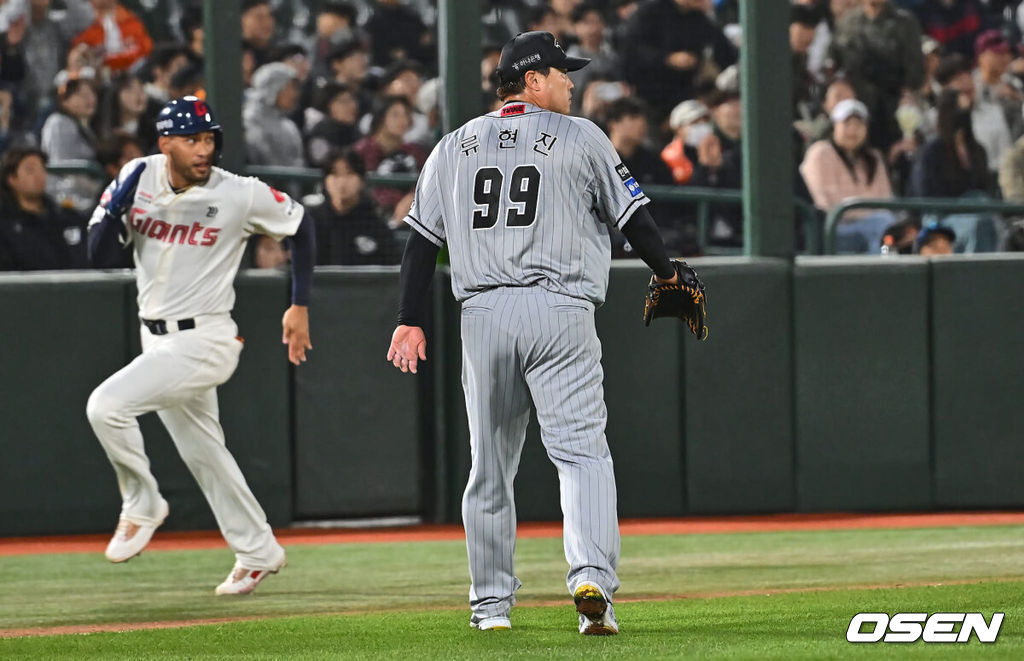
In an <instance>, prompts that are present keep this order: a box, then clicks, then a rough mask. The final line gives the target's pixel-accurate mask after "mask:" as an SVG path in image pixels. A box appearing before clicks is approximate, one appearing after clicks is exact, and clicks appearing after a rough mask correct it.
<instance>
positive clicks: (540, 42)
mask: <svg viewBox="0 0 1024 661" xmlns="http://www.w3.org/2000/svg"><path fill="white" fill-rule="evenodd" d="M589 63H590V59H589V58H586V57H569V56H568V55H566V54H565V51H564V50H562V45H561V44H559V43H558V40H557V39H555V35H553V34H551V33H550V32H541V31H534V32H520V33H519V34H517V35H516V36H514V37H512V39H510V40H509V41H508V43H506V44H505V47H504V48H502V49H501V59H500V60H498V69H497V72H498V81H499V82H500V83H507V82H509V81H510V80H515V79H516V78H519V77H520V76H522V75H523V74H525V73H526V72H527V71H536V70H537V69H543V68H544V67H555V68H556V69H565V70H566V71H577V70H579V69H582V68H583V67H585V66H587V64H589Z"/></svg>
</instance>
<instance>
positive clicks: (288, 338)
mask: <svg viewBox="0 0 1024 661" xmlns="http://www.w3.org/2000/svg"><path fill="white" fill-rule="evenodd" d="M281 327H282V329H283V330H284V333H283V334H282V335H281V343H282V344H287V345H288V360H290V361H291V362H292V364H293V365H298V364H299V363H304V362H306V349H312V348H313V345H312V344H311V343H310V341H309V308H308V307H306V306H305V305H293V306H291V307H290V308H288V309H287V310H285V312H284V317H283V318H282V319H281Z"/></svg>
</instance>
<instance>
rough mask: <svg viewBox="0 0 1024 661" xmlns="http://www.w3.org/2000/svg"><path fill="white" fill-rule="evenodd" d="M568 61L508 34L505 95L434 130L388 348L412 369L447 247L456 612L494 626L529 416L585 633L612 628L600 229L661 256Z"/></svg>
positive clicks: (667, 274) (670, 273)
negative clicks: (460, 542)
mask: <svg viewBox="0 0 1024 661" xmlns="http://www.w3.org/2000/svg"><path fill="white" fill-rule="evenodd" d="M588 62H589V60H586V59H583V58H576V57H569V56H567V55H566V54H565V52H564V51H563V50H562V48H561V46H560V45H559V44H558V42H557V41H556V40H555V38H554V36H553V35H551V33H549V32H527V33H524V34H520V35H518V36H516V37H515V38H514V39H512V40H510V41H509V42H508V43H507V44H506V45H505V47H504V48H503V49H502V52H501V58H500V61H499V64H498V76H499V80H500V82H501V87H500V88H499V90H498V96H499V97H500V98H501V99H502V100H504V101H505V105H504V106H503V107H502V108H501V109H500V110H497V111H494V112H491V113H488V114H486V115H484V116H482V117H477V118H476V119H473V120H470V121H469V122H467V123H466V124H465V125H463V126H462V127H460V128H459V129H457V130H455V131H453V132H452V133H449V134H448V135H446V136H444V137H443V138H442V139H441V141H440V142H439V143H438V144H437V146H436V147H435V149H434V151H433V153H431V155H430V158H429V159H427V162H426V164H425V165H424V168H423V171H422V172H421V173H420V177H419V181H418V182H417V186H416V196H415V201H414V202H413V205H412V209H411V210H410V212H409V215H408V216H406V218H405V221H406V222H407V223H408V224H409V226H410V227H412V229H413V230H415V231H414V232H413V233H412V235H411V236H410V238H409V242H408V244H407V246H406V250H405V256H404V257H403V260H402V271H401V284H400V289H401V300H400V303H399V314H398V324H399V325H398V328H397V329H396V330H395V332H394V335H393V337H392V340H391V346H390V348H389V349H388V356H387V357H388V360H390V361H392V362H393V363H394V365H395V367H398V368H399V369H401V370H402V371H403V372H407V371H411V372H416V368H417V362H418V361H419V360H423V359H425V358H426V352H425V347H426V340H425V337H424V334H423V329H422V325H423V317H424V308H425V303H426V299H427V297H426V292H427V288H428V287H429V284H430V281H431V276H432V274H433V270H434V264H435V260H436V256H437V253H438V250H439V249H440V247H441V246H442V245H443V244H447V245H448V252H449V256H450V258H451V270H452V290H453V292H454V294H455V297H456V298H457V299H458V300H459V301H461V302H462V346H463V354H462V384H463V388H464V390H465V394H466V410H467V413H468V417H469V430H470V444H471V450H472V460H473V461H472V468H471V469H470V474H469V483H468V484H467V486H466V491H465V494H464V496H463V501H462V519H463V523H464V525H465V527H466V546H467V549H468V552H469V572H470V578H471V582H472V584H471V586H470V592H469V600H470V607H471V609H472V611H473V614H472V617H471V619H470V624H471V625H472V626H473V627H475V628H477V629H480V630H493V629H508V628H510V627H511V620H510V611H511V608H512V605H513V604H514V603H515V592H516V590H518V589H519V587H520V585H521V583H520V582H519V579H518V578H516V576H515V573H514V571H513V558H514V552H515V538H516V516H515V500H514V495H513V491H512V484H513V481H514V479H515V475H516V471H517V469H518V466H519V456H520V453H521V451H522V448H523V442H524V440H525V435H526V425H527V422H528V421H529V413H530V400H531V399H532V401H533V404H534V405H535V407H536V409H537V419H538V421H539V422H540V427H541V437H542V440H543V442H544V446H545V448H546V450H547V453H548V456H549V458H550V459H551V460H552V462H553V463H554V464H555V467H556V468H557V469H558V477H559V482H560V486H561V506H562V513H563V515H564V518H565V522H564V537H565V539H564V542H565V556H566V560H567V561H568V563H569V573H568V576H567V577H566V584H567V587H568V589H569V593H570V594H571V595H573V600H574V602H575V604H576V611H577V613H578V616H579V631H580V633H582V634H587V635H607V634H616V633H618V631H619V627H618V622H617V621H616V619H615V613H614V609H613V607H612V596H613V594H614V593H615V591H616V590H617V589H618V587H619V579H618V575H617V573H616V568H617V565H618V560H619V528H618V518H617V515H616V491H615V476H614V473H613V470H612V459H611V454H610V452H609V450H608V443H607V441H606V439H605V433H604V432H605V422H606V419H607V410H606V408H605V404H604V392H603V387H602V380H603V372H602V369H601V362H600V360H601V344H600V341H599V340H598V338H597V333H596V331H595V327H594V309H595V307H597V306H599V305H601V304H602V303H603V302H604V298H605V292H606V291H607V288H608V270H609V266H610V263H611V243H610V239H609V228H610V227H618V228H620V229H622V231H623V232H624V233H625V234H626V237H627V238H628V239H629V241H630V243H631V244H632V245H633V247H634V248H635V249H636V251H637V254H638V255H640V257H641V258H643V259H644V261H645V262H647V264H648V265H649V266H651V268H652V269H653V270H654V272H655V274H656V276H657V277H658V278H659V279H660V280H662V281H665V282H675V281H676V278H677V276H676V275H675V269H674V267H673V266H672V264H671V263H670V262H669V259H668V257H667V255H666V254H665V246H664V243H663V242H662V240H661V237H660V235H659V234H658V231H657V228H656V226H655V225H654V221H653V220H652V219H651V216H650V213H649V212H648V211H647V210H646V208H645V206H644V205H646V204H647V202H648V201H649V200H648V199H647V196H646V195H644V193H643V191H642V190H641V189H640V186H639V184H637V182H636V179H634V178H633V177H632V175H631V174H630V173H629V170H628V168H626V166H625V165H623V164H622V162H621V159H620V158H619V157H618V155H617V154H616V152H615V149H614V148H613V147H612V145H611V142H609V140H608V138H607V137H606V136H605V135H604V133H602V132H601V130H600V129H599V128H597V127H596V126H595V125H594V124H593V122H591V121H589V120H586V119H581V118H577V117H569V116H568V113H569V104H570V100H571V97H572V94H571V92H572V87H573V85H572V82H571V81H570V80H569V77H568V76H567V75H566V72H567V71H575V70H577V69H580V68H582V67H583V66H585V65H586V64H587V63H588Z"/></svg>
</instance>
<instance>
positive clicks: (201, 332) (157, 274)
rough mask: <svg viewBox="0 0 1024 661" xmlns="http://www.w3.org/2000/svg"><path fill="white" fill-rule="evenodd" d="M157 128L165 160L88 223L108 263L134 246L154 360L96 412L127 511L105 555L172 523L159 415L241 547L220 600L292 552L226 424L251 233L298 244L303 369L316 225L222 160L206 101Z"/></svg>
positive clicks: (298, 344) (288, 337) (135, 368)
mask: <svg viewBox="0 0 1024 661" xmlns="http://www.w3.org/2000/svg"><path fill="white" fill-rule="evenodd" d="M157 130H158V132H159V133H160V139H159V146H160V152H161V153H160V154H156V155H153V156H147V157H145V158H139V159H135V160H133V161H131V162H129V163H128V164H127V165H125V166H124V168H123V169H122V170H121V173H120V175H119V176H118V177H117V179H115V180H114V181H113V182H111V183H110V186H109V187H108V188H107V190H106V191H105V193H104V195H103V197H102V198H101V201H100V205H99V206H98V207H97V208H96V211H95V212H94V213H93V216H92V220H91V222H90V224H89V228H90V233H89V253H90V258H91V259H92V261H93V264H94V265H95V266H99V267H108V266H116V265H117V264H118V262H119V260H120V259H121V255H122V253H123V250H124V246H125V245H130V247H131V248H132V254H133V257H134V261H135V270H136V278H137V282H138V290H139V296H138V305H139V317H140V319H141V322H142V326H141V330H140V332H141V334H142V354H141V355H139V356H138V357H137V358H136V359H135V360H133V361H132V362H131V363H129V364H128V365H127V366H126V367H124V368H123V369H121V370H120V371H118V372H116V373H115V374H114V375H113V376H111V377H110V378H108V379H107V380H106V381H104V382H103V383H102V384H100V386H99V387H98V388H96V390H94V391H93V393H92V395H91V396H90V397H89V402H88V406H87V414H88V417H89V422H90V424H91V425H92V428H93V430H94V431H95V433H96V436H97V438H99V441H100V443H101V444H102V446H103V449H104V450H105V451H106V453H107V457H108V458H109V459H110V462H111V463H112V464H113V466H114V471H115V473H116V474H117V482H118V486H119V487H120V491H121V497H122V503H123V504H122V508H121V515H120V521H119V524H118V526H117V530H116V532H115V533H114V536H113V537H112V538H111V540H110V544H109V545H108V546H107V550H106V556H107V558H108V559H109V560H110V561H111V562H124V561H126V560H129V559H131V558H132V557H134V556H136V555H138V554H139V553H140V552H141V551H142V550H143V549H144V548H145V546H146V544H147V543H148V542H149V540H150V539H151V538H152V536H153V532H154V531H155V530H156V528H157V527H159V526H160V524H162V523H163V521H164V519H165V518H166V517H167V514H168V505H167V501H165V500H164V499H163V498H162V497H161V496H160V490H159V488H158V486H157V483H156V480H155V479H154V477H153V474H152V473H151V472H150V469H149V459H148V458H147V457H146V454H145V448H144V446H143V441H142V435H141V433H140V431H139V425H138V422H137V421H136V418H137V417H138V416H140V415H142V414H144V413H148V412H150V411H156V412H157V414H158V415H159V417H160V420H161V421H162V422H163V424H164V426H165V427H167V430H168V432H170V435H171V438H172V439H173V441H174V444H175V446H176V447H177V449H178V452H179V453H180V454H181V458H182V459H183V460H184V461H185V464H186V465H187V466H188V468H189V470H190V471H191V472H192V475H193V476H194V477H195V478H196V481H197V482H198V483H199V486H200V487H201V488H202V490H203V493H204V494H205V496H206V499H207V500H208V501H209V503H210V507H211V509H212V510H213V513H214V515H215V517H216V519H217V523H218V525H219V526H220V530H221V533H222V534H223V535H224V538H225V540H227V543H228V545H229V546H230V547H231V549H232V550H233V551H234V553H235V557H236V563H235V566H234V568H233V569H232V570H231V572H230V573H229V574H228V577H227V578H226V579H225V580H224V581H223V582H222V583H221V584H220V585H218V586H217V588H216V594H219V595H226V594H245V593H248V592H252V590H253V589H255V588H256V586H257V585H258V584H259V583H260V581H262V580H263V579H264V578H265V577H266V576H267V575H268V574H272V573H276V572H277V571H278V570H279V569H280V568H281V567H283V566H284V564H285V552H284V549H283V548H282V547H281V545H280V544H278V543H277V540H276V539H275V538H274V534H273V532H272V531H271V529H270V525H269V524H268V523H267V517H266V514H265V513H264V512H263V508H262V507H260V504H259V503H258V502H257V501H256V498H255V496H253V494H252V491H251V490H250V489H249V486H248V485H247V484H246V482H245V478H244V477H243V476H242V473H241V471H240V470H239V468H238V464H237V463H236V462H235V459H234V457H233V456H232V455H231V453H230V452H229V451H228V449H227V447H226V446H225V440H224V432H223V430H222V429H221V426H220V422H219V420H218V408H217V391H216V388H217V386H219V385H221V384H223V383H224V382H225V381H227V380H228V379H229V378H230V377H231V374H232V373H233V372H234V371H235V367H236V366H237V365H238V357H239V354H240V353H241V351H242V339H241V338H240V337H238V329H237V327H236V325H235V322H234V321H233V320H232V319H231V309H232V307H233V306H234V302H235V291H234V286H233V282H234V278H235V274H236V273H237V271H238V267H239V263H240V261H241V259H242V255H243V253H244V251H245V246H246V240H247V239H248V238H249V236H250V235H252V234H266V235H268V236H271V237H273V238H275V239H282V238H283V237H292V238H291V242H292V272H293V291H292V305H291V307H289V308H288V310H287V311H286V312H285V314H284V318H283V320H282V324H283V328H284V335H283V341H284V342H285V343H286V344H287V345H288V357H289V359H290V360H291V362H292V363H294V364H296V365H298V364H299V363H300V362H302V361H304V360H305V359H306V355H305V352H306V350H307V349H312V345H311V344H310V340H309V317H308V308H307V306H308V302H309V288H310V281H311V278H312V272H313V264H314V256H315V254H316V252H315V236H314V230H313V222H312V219H311V218H308V217H307V216H306V214H305V211H304V209H303V207H302V206H301V205H300V204H298V203H297V202H295V201H294V200H292V199H291V198H289V197H288V196H287V195H285V194H284V193H280V192H278V191H276V190H274V189H273V188H270V187H269V186H267V185H266V184H265V183H263V182H261V181H260V180H259V179H256V178H253V177H241V176H238V175H236V174H233V173H231V172H227V171H226V170H222V169H220V168H218V167H216V166H215V163H216V162H217V158H218V156H219V152H220V149H221V145H222V131H221V127H220V126H219V125H218V124H217V123H216V120H215V119H214V118H213V114H212V111H211V110H210V108H209V106H208V105H207V104H206V103H205V102H203V101H202V100H200V99H198V98H196V97H184V98H181V99H174V100H172V101H170V102H168V103H167V105H166V106H164V108H163V110H162V111H161V112H160V114H159V115H158V117H157Z"/></svg>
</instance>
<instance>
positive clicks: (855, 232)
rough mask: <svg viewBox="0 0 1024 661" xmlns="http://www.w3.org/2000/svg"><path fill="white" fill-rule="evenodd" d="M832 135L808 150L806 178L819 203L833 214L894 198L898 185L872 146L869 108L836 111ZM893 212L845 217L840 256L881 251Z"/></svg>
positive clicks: (853, 103) (842, 105)
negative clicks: (842, 207) (857, 201)
mask: <svg viewBox="0 0 1024 661" xmlns="http://www.w3.org/2000/svg"><path fill="white" fill-rule="evenodd" d="M831 119H832V135H831V137H829V138H825V139H824V140H818V141H817V142H815V143H814V144H812V145H811V146H810V147H808V149H807V154H806V155H805V156H804V160H803V163H801V164H800V174H802V175H803V178H804V181H805V182H806V183H807V189H808V190H809V191H810V193H811V197H812V198H813V199H814V204H815V206H817V207H818V208H819V209H822V210H823V211H826V212H828V211H831V210H832V209H833V208H835V207H836V206H837V205H838V204H839V203H840V202H842V201H843V200H846V199H848V198H851V197H867V198H874V199H890V198H892V196H893V194H892V186H891V184H890V183H889V174H888V172H886V169H885V159H884V158H883V157H882V154H881V153H880V152H879V151H878V150H877V149H874V148H872V147H871V146H870V145H869V143H868V120H869V117H868V109H867V107H866V106H865V105H864V104H863V103H861V102H860V101H857V100H856V99H846V100H844V101H840V102H839V103H838V104H836V107H835V108H834V109H833V110H832V116H831ZM893 222H894V219H893V215H892V213H891V212H889V211H886V210H882V209H878V210H875V209H857V210H853V211H849V212H847V213H845V214H843V217H842V218H841V219H840V221H839V226H838V227H837V230H836V247H837V249H838V251H839V252H878V251H879V246H880V244H881V240H882V235H883V234H885V229H886V228H887V227H888V226H889V225H891V224H892V223H893Z"/></svg>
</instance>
